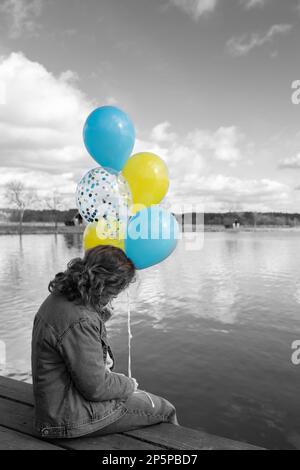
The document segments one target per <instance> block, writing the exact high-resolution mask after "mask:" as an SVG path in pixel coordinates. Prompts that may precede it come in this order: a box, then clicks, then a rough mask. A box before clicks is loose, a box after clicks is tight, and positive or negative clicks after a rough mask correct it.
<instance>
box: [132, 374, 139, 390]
mask: <svg viewBox="0 0 300 470" xmlns="http://www.w3.org/2000/svg"><path fill="white" fill-rule="evenodd" d="M131 380H132V381H133V384H134V390H133V393H134V392H136V391H137V389H138V386H139V384H138V383H137V381H136V380H135V379H134V378H133V377H131Z"/></svg>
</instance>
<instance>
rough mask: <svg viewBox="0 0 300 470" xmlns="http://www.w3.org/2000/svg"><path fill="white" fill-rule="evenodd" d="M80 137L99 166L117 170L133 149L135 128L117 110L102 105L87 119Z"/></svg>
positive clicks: (119, 169)
mask: <svg viewBox="0 0 300 470" xmlns="http://www.w3.org/2000/svg"><path fill="white" fill-rule="evenodd" d="M83 140H84V144H85V146H86V148H87V150H88V152H89V154H90V155H91V156H92V157H93V158H94V160H96V162H97V163H99V165H101V166H103V167H104V168H105V167H108V168H112V169H114V170H117V171H121V170H122V168H123V167H124V165H125V163H126V162H127V160H128V158H129V157H130V155H131V152H132V150H133V147H134V142H135V129H134V126H133V123H132V122H131V120H130V119H129V117H128V116H127V114H125V113H124V112H123V111H122V110H121V109H118V108H115V107H114V106H103V107H102V108H97V109H95V111H93V112H92V113H91V114H90V115H89V117H88V118H87V120H86V123H85V126H84V129H83Z"/></svg>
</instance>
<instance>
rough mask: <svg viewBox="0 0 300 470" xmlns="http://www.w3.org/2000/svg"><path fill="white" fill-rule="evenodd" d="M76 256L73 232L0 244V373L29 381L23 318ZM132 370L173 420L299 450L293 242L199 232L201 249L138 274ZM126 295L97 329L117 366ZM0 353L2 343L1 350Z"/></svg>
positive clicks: (27, 323)
mask: <svg viewBox="0 0 300 470" xmlns="http://www.w3.org/2000/svg"><path fill="white" fill-rule="evenodd" d="M80 254H81V240H80V236H79V235H78V236H77V235H58V236H54V235H41V236H39V235H26V236H23V238H22V239H20V238H19V237H18V236H1V237H0V290H1V297H0V341H2V342H5V344H6V367H5V368H2V371H1V373H2V374H3V375H8V376H10V377H14V378H16V379H19V380H25V381H29V382H30V381H31V377H30V340H31V327H32V320H33V317H34V315H35V312H36V310H37V309H38V306H39V304H40V303H41V302H42V301H43V299H44V298H45V296H46V295H47V285H48V282H49V280H50V279H51V278H52V277H53V276H54V274H55V273H56V272H58V271H60V270H62V269H64V267H65V264H66V262H67V261H68V260H69V259H70V258H72V257H75V256H78V255H80ZM130 297H131V310H132V314H131V315H132V332H133V340H132V371H133V376H134V377H136V378H137V380H138V382H139V384H140V388H142V389H146V390H149V391H151V392H153V393H156V394H160V395H163V396H165V397H166V398H168V399H169V400H170V401H172V402H173V403H174V404H175V405H176V407H177V410H178V416H179V420H180V423H181V424H183V425H186V426H189V427H193V428H199V429H204V430H206V431H208V432H210V433H214V434H217V435H220V436H226V437H229V438H233V439H237V440H242V441H247V442H250V443H253V444H258V445H261V446H265V447H268V448H286V449H292V448H298V449H299V448H300V400H299V398H300V366H294V365H293V364H292V362H291V354H292V350H291V344H292V342H293V341H295V340H300V313H299V308H300V234H298V233H293V232H276V233H274V232H265V233H261V232H257V233H206V234H205V240H204V246H203V249H202V250H200V251H196V252H195V251H186V248H185V245H184V243H183V242H180V244H179V247H178V249H177V251H176V253H175V254H174V255H173V256H172V257H170V258H169V259H168V260H167V261H166V262H164V263H162V264H161V265H159V266H157V267H154V268H151V269H149V270H147V271H143V272H140V273H139V278H138V281H137V282H136V283H135V284H134V285H133V286H132V287H131V289H130ZM126 299H127V296H126V295H124V294H123V295H122V297H121V298H120V299H119V300H118V301H117V302H116V303H115V315H114V317H113V319H112V320H111V322H110V324H109V327H108V330H109V334H110V338H111V343H112V347H113V350H114V352H115V355H116V359H117V371H120V372H126V368H127V316H126V315H127V313H126V312H127V311H126V308H127V303H126V302H127V300H126ZM2 346H3V343H2Z"/></svg>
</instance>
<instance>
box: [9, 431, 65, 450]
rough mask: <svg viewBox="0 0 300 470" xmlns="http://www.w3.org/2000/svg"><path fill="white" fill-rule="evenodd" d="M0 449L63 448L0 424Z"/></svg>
mask: <svg viewBox="0 0 300 470" xmlns="http://www.w3.org/2000/svg"><path fill="white" fill-rule="evenodd" d="M0 450H64V449H62V448H61V447H58V446H56V445H54V444H50V443H48V442H44V441H41V440H39V439H35V438H34V437H31V436H27V435H26V434H22V433H19V432H16V431H13V430H11V429H7V428H4V427H2V426H0Z"/></svg>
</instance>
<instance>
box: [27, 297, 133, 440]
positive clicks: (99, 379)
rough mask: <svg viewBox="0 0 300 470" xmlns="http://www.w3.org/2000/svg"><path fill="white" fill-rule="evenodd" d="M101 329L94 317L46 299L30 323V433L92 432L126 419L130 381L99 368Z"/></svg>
mask: <svg viewBox="0 0 300 470" xmlns="http://www.w3.org/2000/svg"><path fill="white" fill-rule="evenodd" d="M107 352H109V355H110V356H111V357H112V359H113V354H112V351H111V349H110V347H109V344H108V342H107V336H106V329H105V325H104V322H103V321H102V319H101V318H100V316H99V315H98V314H97V313H96V312H95V311H92V310H90V309H88V308H86V307H84V306H82V305H77V304H75V303H74V302H69V301H68V300H67V299H65V298H64V297H63V296H61V295H54V294H50V295H49V296H48V297H47V299H46V300H45V301H44V303H43V304H42V305H41V307H40V309H39V311H38V312H37V314H36V316H35V319H34V326H33V333H32V377H33V391H34V399H35V427H36V429H37V431H38V433H39V434H40V435H41V436H42V437H47V438H72V437H77V436H83V435H85V434H88V433H91V432H94V431H97V430H99V429H101V428H103V427H105V426H107V425H108V424H111V423H112V422H114V421H116V420H117V419H119V418H120V417H121V416H123V415H124V414H125V413H126V408H125V407H124V402H125V401H126V399H127V398H128V396H129V395H130V394H131V393H133V391H134V384H133V381H132V380H131V379H130V378H129V377H126V376H125V375H123V374H117V373H115V372H110V371H109V370H107V369H106V368H105V362H106V357H107Z"/></svg>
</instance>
